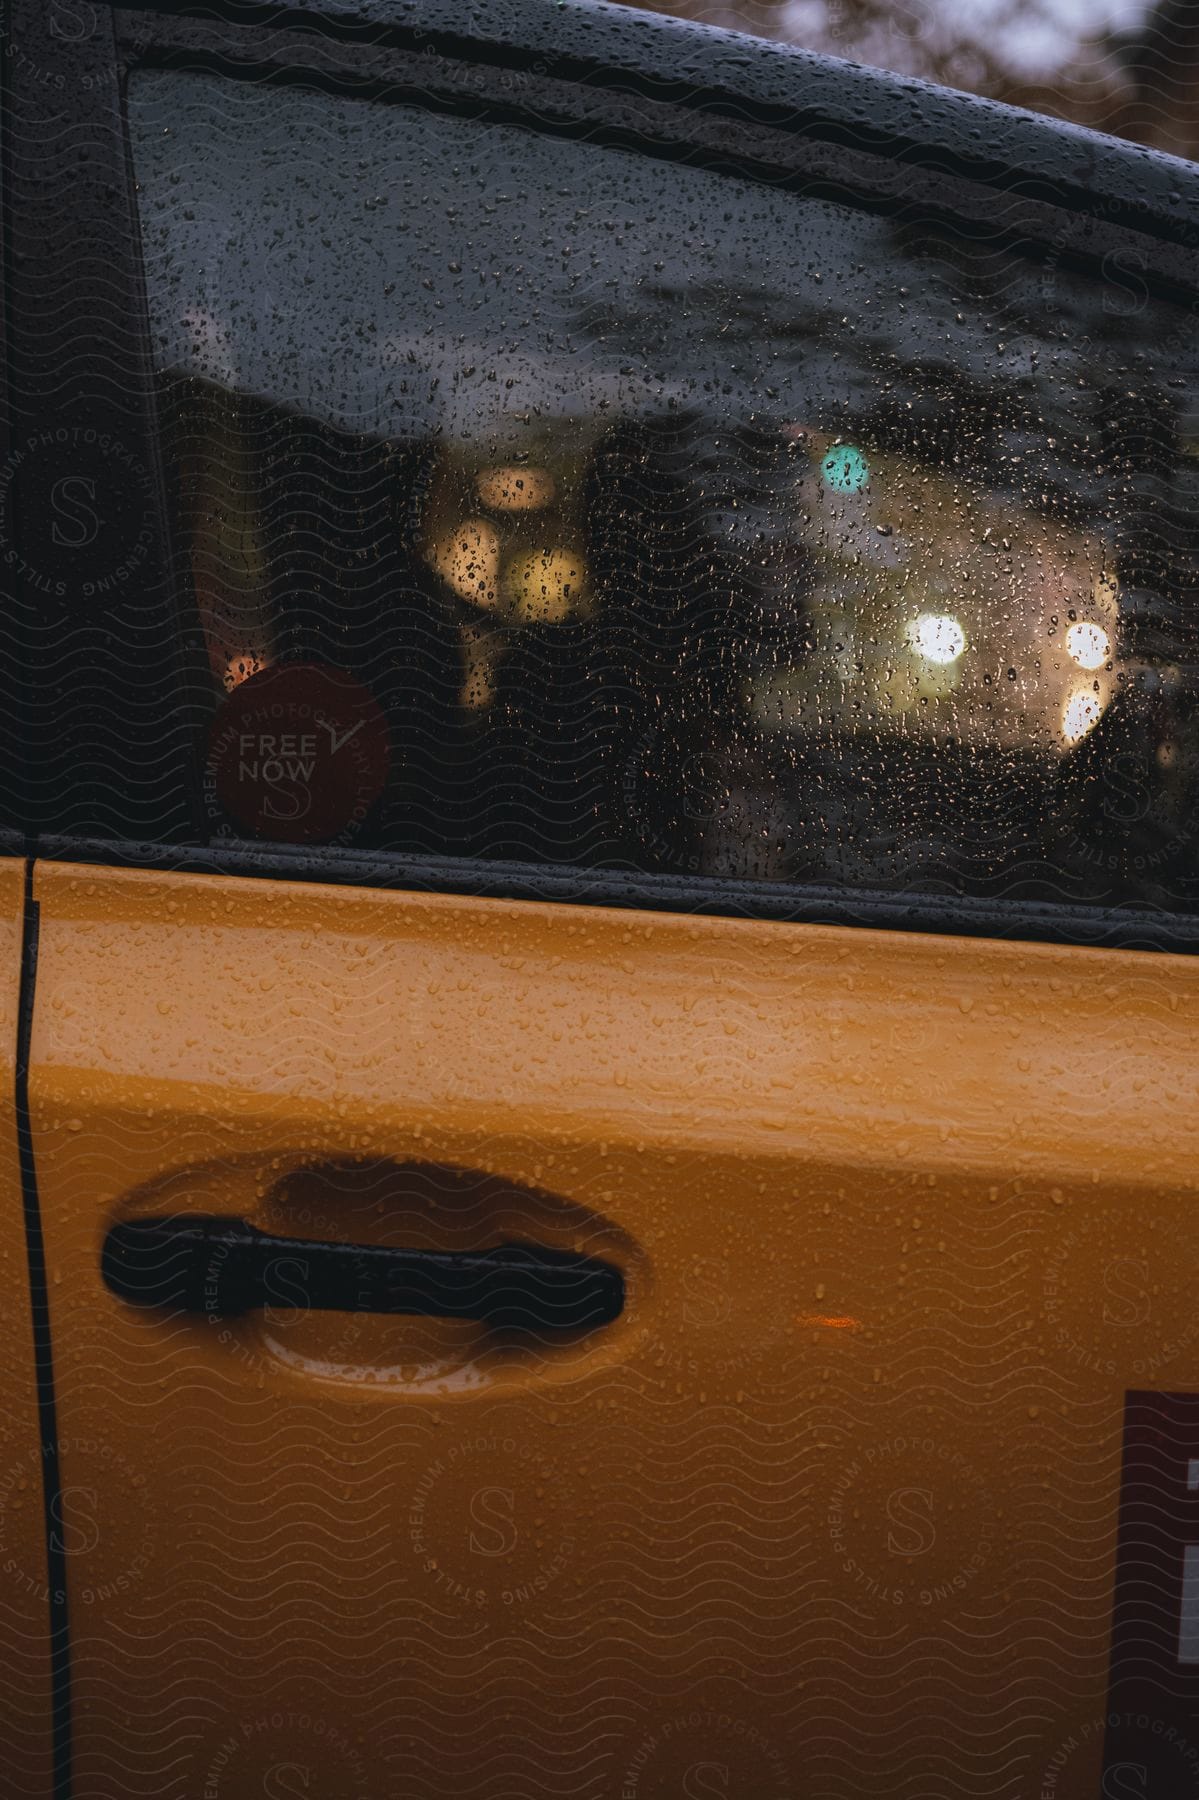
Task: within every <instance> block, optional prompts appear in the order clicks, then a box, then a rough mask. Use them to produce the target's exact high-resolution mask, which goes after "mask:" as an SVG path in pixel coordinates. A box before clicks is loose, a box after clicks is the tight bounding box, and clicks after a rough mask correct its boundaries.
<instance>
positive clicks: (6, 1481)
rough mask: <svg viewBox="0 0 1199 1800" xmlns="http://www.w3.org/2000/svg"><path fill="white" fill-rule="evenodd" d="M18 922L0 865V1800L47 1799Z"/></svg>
mask: <svg viewBox="0 0 1199 1800" xmlns="http://www.w3.org/2000/svg"><path fill="white" fill-rule="evenodd" d="M24 916H25V863H24V862H23V861H21V860H19V859H16V858H13V859H6V860H4V861H0V1092H2V1094H3V1100H2V1102H0V1269H2V1270H3V1273H4V1303H3V1305H2V1306H0V1367H2V1368H3V1370H4V1381H3V1384H2V1386H0V1764H2V1766H3V1778H2V1779H3V1788H4V1792H5V1793H6V1794H12V1795H13V1796H14V1800H16V1797H17V1796H23V1795H25V1796H29V1800H47V1796H48V1795H49V1793H50V1788H51V1736H50V1733H51V1712H50V1612H49V1592H48V1587H47V1574H46V1520H45V1511H44V1505H43V1490H42V1455H41V1437H40V1431H39V1424H38V1410H37V1383H36V1378H35V1368H34V1355H33V1324H32V1320H31V1316H30V1300H29V1267H28V1260H27V1255H26V1246H25V1213H24V1203H23V1197H22V1189H21V1169H20V1161H19V1157H18V1151H17V1117H16V1106H15V1085H16V1068H17V1011H18V1006H19V1001H20V986H21V932H22V921H23V919H24Z"/></svg>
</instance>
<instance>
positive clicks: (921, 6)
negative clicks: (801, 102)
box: [628, 0, 1199, 158]
mask: <svg viewBox="0 0 1199 1800" xmlns="http://www.w3.org/2000/svg"><path fill="white" fill-rule="evenodd" d="M628 3H629V4H633V5H637V6H640V7H641V8H642V10H645V11H651V12H668V13H673V14H675V15H676V16H678V17H681V18H690V19H697V20H700V21H702V22H703V23H706V24H709V25H722V26H725V27H728V28H731V29H733V30H738V31H749V32H753V33H755V34H756V35H759V36H763V37H772V38H778V39H781V40H783V41H785V42H788V43H793V44H798V45H801V46H802V47H803V48H805V49H809V50H819V51H824V52H826V53H828V54H830V55H833V56H842V57H847V58H848V59H850V60H851V61H853V62H861V63H868V64H871V65H873V66H875V67H877V68H882V69H893V70H896V71H899V72H900V73H903V74H907V75H920V76H924V77H926V78H927V79H929V80H932V81H940V82H944V83H946V84H947V85H948V86H950V87H957V88H965V89H967V90H968V91H969V92H971V93H977V94H986V95H989V96H991V97H992V98H994V99H999V100H1006V101H1008V102H1010V103H1011V104H1013V105H1016V106H1026V107H1030V108H1031V109H1032V110H1033V111H1035V112H1044V113H1050V114H1053V115H1055V116H1057V117H1059V118H1066V119H1073V120H1075V121H1076V122H1077V123H1079V124H1082V125H1088V126H1091V127H1092V128H1093V129H1095V130H1099V131H1109V132H1113V133H1115V134H1116V135H1118V136H1121V137H1127V138H1131V139H1133V140H1135V141H1136V142H1138V143H1143V144H1150V145H1153V146H1154V147H1155V148H1157V149H1160V150H1168V151H1171V152H1172V153H1173V154H1175V155H1177V156H1187V157H1192V158H1194V157H1199V0H654V3H653V4H651V3H650V0H628Z"/></svg>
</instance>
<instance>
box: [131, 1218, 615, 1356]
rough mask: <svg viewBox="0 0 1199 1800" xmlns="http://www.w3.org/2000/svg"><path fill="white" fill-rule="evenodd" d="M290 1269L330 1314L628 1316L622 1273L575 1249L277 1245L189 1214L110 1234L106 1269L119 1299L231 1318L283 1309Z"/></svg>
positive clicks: (538, 1322)
mask: <svg viewBox="0 0 1199 1800" xmlns="http://www.w3.org/2000/svg"><path fill="white" fill-rule="evenodd" d="M284 1261H286V1262H287V1263H288V1264H289V1265H290V1266H289V1268H288V1270H287V1279H288V1281H289V1283H294V1282H295V1281H296V1279H297V1270H296V1267H295V1265H297V1264H298V1265H299V1278H300V1280H301V1281H303V1282H304V1283H305V1287H304V1303H306V1304H307V1305H308V1306H309V1307H312V1308H315V1309H317V1310H320V1311H325V1312H368V1313H414V1314H419V1315H423V1316H425V1317H431V1318H443V1319H483V1320H486V1322H487V1323H488V1324H491V1325H497V1326H502V1327H505V1328H515V1329H518V1330H526V1331H527V1330H538V1331H544V1330H561V1329H563V1328H567V1329H574V1330H577V1329H578V1328H579V1327H581V1326H597V1325H608V1324H610V1323H611V1322H612V1320H613V1319H615V1318H617V1317H619V1315H620V1313H621V1311H622V1309H623V1307H624V1276H623V1275H622V1273H621V1271H620V1270H619V1269H618V1268H616V1267H615V1266H614V1265H613V1264H612V1263H606V1262H600V1261H598V1260H596V1259H595V1258H594V1257H590V1256H580V1255H578V1254H577V1253H575V1252H572V1251H565V1250H546V1249H542V1248H540V1247H539V1246H537V1245H532V1244H529V1245H526V1244H502V1245H500V1247H499V1248H498V1249H495V1250H479V1251H473V1250H472V1251H457V1250H393V1249H390V1248H389V1247H388V1246H386V1245H379V1244H336V1243H334V1244H330V1243H324V1242H321V1241H319V1240H317V1239H313V1238H293V1237H274V1236H272V1235H271V1234H270V1233H269V1232H265V1231H259V1230H258V1228H257V1227H256V1226H254V1225H249V1224H247V1223H246V1221H245V1220H244V1219H228V1218H219V1217H197V1216H195V1215H192V1214H188V1215H185V1216H182V1217H180V1218H175V1219H133V1220H127V1221H125V1222H124V1223H123V1224H120V1225H114V1226H113V1228H112V1230H111V1231H110V1232H109V1233H108V1236H107V1237H106V1238H105V1240H104V1249H103V1253H102V1256H101V1262H100V1269H101V1273H102V1275H103V1277H104V1281H105V1283H106V1284H107V1286H108V1287H109V1288H110V1289H111V1290H112V1292H113V1293H114V1294H119V1295H120V1297H121V1299H122V1300H128V1301H130V1302H131V1303H132V1304H133V1305H135V1306H171V1307H176V1308H183V1309H184V1310H185V1311H187V1312H203V1313H209V1314H219V1315H221V1316H225V1317H228V1316H231V1315H235V1314H238V1313H245V1312H251V1311H253V1309H254V1308H255V1307H259V1306H265V1305H266V1304H267V1303H268V1302H269V1301H271V1300H272V1299H274V1300H276V1301H278V1299H279V1294H278V1291H275V1292H272V1291H271V1289H270V1288H269V1287H268V1285H267V1284H268V1278H269V1276H270V1274H271V1271H272V1269H273V1268H277V1267H278V1266H279V1265H280V1264H281V1263H282V1262H284ZM280 1273H281V1274H282V1273H283V1271H282V1270H280ZM288 1291H289V1292H290V1291H291V1289H290V1287H289V1290H288Z"/></svg>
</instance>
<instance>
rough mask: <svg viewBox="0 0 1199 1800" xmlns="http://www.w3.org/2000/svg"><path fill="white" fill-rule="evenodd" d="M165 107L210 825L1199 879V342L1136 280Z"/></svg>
mask: <svg viewBox="0 0 1199 1800" xmlns="http://www.w3.org/2000/svg"><path fill="white" fill-rule="evenodd" d="M129 119H130V129H131V132H132V140H133V152H134V163H135V169H136V174H137V179H138V186H139V202H140V208H141V218H142V226H143V241H144V257H145V270H146V285H147V293H148V299H149V309H150V318H151V326H152V333H153V340H154V353H155V358H156V365H157V368H158V370H159V381H160V392H161V407H162V416H163V422H164V431H165V439H166V443H167V446H168V461H169V466H170V475H171V480H172V484H173V495H174V511H175V522H176V532H177V552H178V560H179V569H180V576H181V580H182V581H183V583H184V585H185V588H186V590H187V592H188V593H189V594H190V595H191V596H192V599H193V603H194V606H195V608H196V613H197V617H198V621H199V624H200V626H201V628H202V633H203V639H204V642H205V645H206V647H207V666H206V670H205V674H204V680H205V682H206V684H207V692H208V693H209V695H210V698H211V704H212V712H213V725H212V727H211V728H210V734H209V738H208V740H207V744H208V749H207V752H206V754H207V757H208V764H209V772H208V776H207V777H206V787H205V793H206V804H207V806H208V810H209V818H210V828H211V831H212V834H213V836H215V837H221V836H226V837H245V836H249V835H257V836H258V837H265V838H271V837H277V838H281V839H286V838H289V837H290V838H291V839H293V840H294V841H308V842H329V843H333V844H338V845H341V844H349V843H354V844H355V845H357V846H358V847H362V848H368V847H369V848H376V849H381V850H394V851H407V852H412V851H417V852H428V853H434V854H440V855H446V854H448V855H463V856H473V857H488V858H500V859H519V860H526V861H540V862H546V861H548V862H556V863H567V864H584V865H589V866H600V865H604V866H609V867H623V868H638V869H644V870H650V871H661V872H670V873H676V874H677V873H687V874H693V875H697V876H701V877H709V878H721V879H725V880H738V881H770V882H818V883H829V882H835V883H839V884H848V885H850V886H852V887H855V888H868V889H886V890H890V891H935V892H941V893H960V894H973V895H989V896H1008V897H1020V898H1026V899H1038V900H1062V901H1070V902H1074V903H1077V902H1079V901H1090V902H1095V903H1100V904H1113V903H1122V902H1128V901H1134V902H1141V903H1148V904H1152V905H1156V906H1164V907H1170V908H1175V909H1187V908H1190V907H1192V906H1193V904H1194V903H1195V901H1196V899H1199V845H1197V843H1196V824H1197V814H1196V798H1197V789H1199V708H1197V705H1196V696H1197V694H1199V680H1197V676H1199V665H1197V660H1196V658H1197V648H1196V625H1195V609H1194V599H1195V595H1194V589H1195V585H1196V573H1195V570H1196V516H1197V509H1196V501H1197V500H1199V411H1197V406H1196V382H1197V377H1199V335H1197V334H1196V332H1195V330H1194V321H1193V317H1192V315H1191V313H1190V312H1189V311H1188V310H1187V309H1186V307H1185V306H1183V305H1182V304H1180V303H1177V302H1172V301H1168V300H1166V299H1163V298H1157V297H1154V296H1152V295H1151V294H1150V292H1149V290H1148V288H1147V286H1146V284H1145V282H1144V281H1143V280H1142V278H1141V277H1140V275H1139V274H1137V273H1136V271H1135V270H1134V269H1132V268H1130V266H1129V265H1128V264H1127V263H1125V262H1122V261H1121V262H1120V263H1119V265H1118V266H1117V265H1116V263H1115V262H1113V263H1112V265H1111V266H1110V267H1108V268H1106V269H1096V270H1095V271H1094V272H1093V273H1088V272H1086V271H1085V270H1081V269H1078V268H1074V267H1071V266H1067V264H1066V262H1065V260H1064V259H1063V258H1062V257H1061V255H1060V254H1059V253H1058V252H1057V251H1055V250H1054V248H1053V247H1052V246H1049V247H1044V248H1042V249H1041V250H1040V251H1039V252H1037V253H1036V254H1033V253H1031V252H1030V253H1028V254H1023V253H1020V252H1018V251H1017V250H1015V249H1012V248H1010V247H1009V246H1007V245H1005V244H1004V243H1003V242H1002V241H1001V240H1000V239H999V238H998V236H993V235H990V234H988V233H987V232H986V231H985V230H982V229H980V228H979V227H978V226H968V225H966V224H965V223H963V224H962V225H961V226H959V227H954V226H952V225H950V224H946V223H945V222H944V221H943V220H942V221H940V222H934V221H931V220H929V219H928V218H926V217H923V216H922V215H921V214H920V213H919V212H918V211H917V210H916V209H912V210H910V211H908V212H901V213H899V214H894V213H893V214H890V215H888V214H887V213H885V212H883V211H881V210H872V209H869V208H867V207H866V206H864V205H851V204H849V203H842V202H840V201H833V200H830V199H828V198H825V197H822V196H817V195H812V194H803V193H798V192H792V191H782V190H781V189H775V188H772V187H770V186H768V185H765V184H760V183H755V182H753V181H750V180H743V179H739V178H734V177H732V176H729V175H724V174H715V173H710V172H707V171H704V170H702V169H697V168H694V167H690V166H684V165H682V164H679V163H676V162H667V161H663V160H658V159H656V158H654V157H652V156H649V155H641V154H638V153H636V152H634V151H631V150H618V149H612V148H605V147H600V146H597V145H594V144H587V143H582V142H577V141H573V140H566V139H562V138H559V137H555V136H552V135H549V134H547V133H544V132H541V131H538V130H535V129H531V128H525V127H522V126H519V125H515V124H493V123H485V122H481V121H479V120H477V119H463V118H457V117H452V116H449V115H447V114H444V113H440V112H430V111H424V110H422V109H420V108H419V107H414V106H408V105H398V104H396V105H392V104H384V103H380V102H369V101H362V100H356V99H348V98H344V97H338V96H334V95H331V94H321V93H314V92H306V91H304V90H302V89H300V88H292V87H287V88H284V87H268V86H262V85H256V84H250V83H246V84H242V83H238V82H234V81H231V80H226V79H223V78H221V77H217V76H211V75H206V74H192V73H182V72H178V71H155V72H150V71H143V72H140V73H137V74H135V76H134V77H133V79H132V81H131V84H130V89H129ZM322 684H323V685H322ZM368 708H370V709H373V710H372V711H370V713H369V717H368V712H367V709H368ZM322 709H323V710H322ZM272 721H273V722H272ZM308 727H311V729H308ZM268 728H269V729H268ZM368 741H369V743H370V744H371V745H372V746H373V748H372V750H371V752H370V755H369V756H368V755H367V754H366V752H365V750H363V749H362V747H363V746H364V745H366V744H367V742H368ZM384 743H385V745H386V748H385V750H384V749H382V748H381V747H380V746H382V745H383V744H384ZM264 745H265V746H266V748H265V750H264V749H263V746H264ZM355 745H357V746H358V747H359V751H360V752H361V754H358V760H357V762H356V763H355V764H354V766H353V768H352V769H350V768H349V765H348V763H345V762H344V759H345V757H346V756H348V755H349V753H350V750H351V749H352V748H353V746H355ZM214 746H216V747H215V748H214ZM305 746H307V747H308V749H309V750H311V752H312V754H311V755H307V754H305V753H304V747H305ZM329 747H332V748H329ZM326 750H328V755H327V756H326V759H325V762H324V763H323V764H322V763H321V762H320V757H321V756H322V755H324V754H325V752H326ZM243 752H244V754H243ZM339 756H340V757H342V758H343V763H338V761H337V757H339ZM214 760H215V765H216V766H214ZM310 764H311V767H309V765H310ZM343 765H344V770H347V771H348V772H339V771H343ZM247 769H248V770H249V771H250V773H249V774H246V773H245V771H246V770H247ZM314 770H315V771H316V772H315V773H314V772H313V771H314ZM239 782H240V783H241V787H240V788H239V785H238V784H239ZM255 784H257V785H255ZM314 784H315V797H314V792H313V791H310V790H313V788H314ZM276 790H277V791H276ZM247 793H250V796H251V797H250V800H249V801H247V800H246V798H245V796H246V794H247ZM305 819H307V820H308V822H309V823H308V825H305V824H304V822H303V821H304V820H305Z"/></svg>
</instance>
